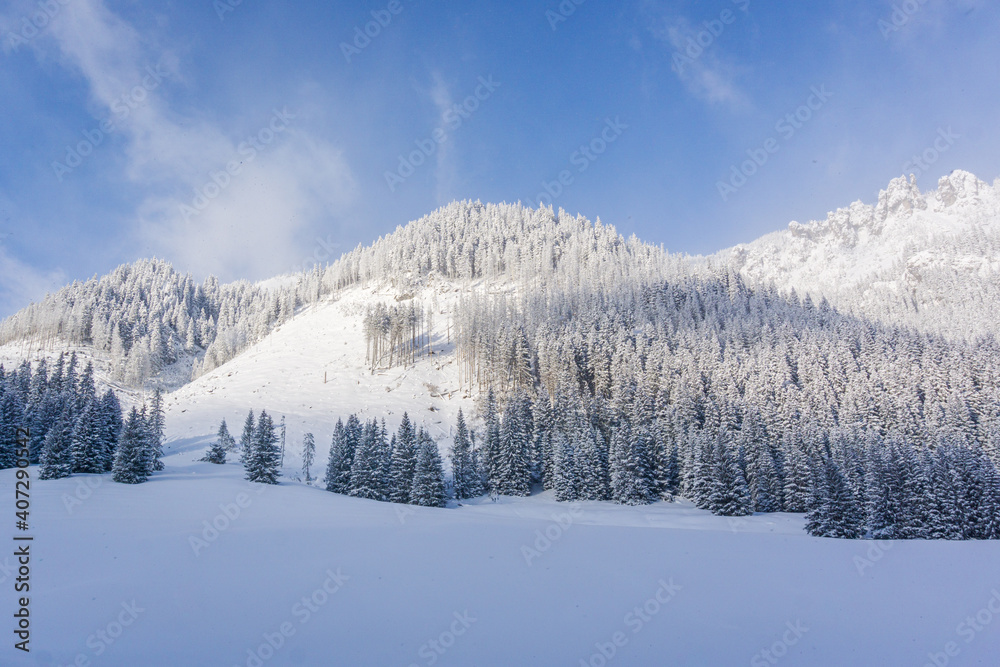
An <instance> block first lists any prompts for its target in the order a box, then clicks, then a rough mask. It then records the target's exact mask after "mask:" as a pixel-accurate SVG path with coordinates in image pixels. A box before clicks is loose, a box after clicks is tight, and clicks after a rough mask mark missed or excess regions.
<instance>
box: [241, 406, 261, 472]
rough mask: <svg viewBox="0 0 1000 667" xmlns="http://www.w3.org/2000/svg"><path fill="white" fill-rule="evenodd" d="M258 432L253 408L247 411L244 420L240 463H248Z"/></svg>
mask: <svg viewBox="0 0 1000 667" xmlns="http://www.w3.org/2000/svg"><path fill="white" fill-rule="evenodd" d="M256 432H257V426H256V422H255V421H254V416H253V410H252V409H251V410H250V412H248V413H247V418H246V419H245V420H244V421H243V434H242V435H241V436H240V463H242V464H244V465H246V462H247V455H248V454H249V453H250V450H251V449H253V441H254V434H255V433H256Z"/></svg>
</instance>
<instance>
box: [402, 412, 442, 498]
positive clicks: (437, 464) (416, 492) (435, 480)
mask: <svg viewBox="0 0 1000 667" xmlns="http://www.w3.org/2000/svg"><path fill="white" fill-rule="evenodd" d="M420 435H422V436H423V437H421V438H419V440H420V441H421V442H420V451H419V453H418V454H417V463H416V467H415V469H414V473H413V488H412V489H411V490H410V502H412V503H413V504H414V505H423V506H424V507H444V506H445V500H446V496H445V488H444V470H443V468H442V465H441V455H440V454H439V453H438V447H437V444H436V443H435V442H434V440H432V439H431V438H430V436H428V435H427V434H426V433H425V432H424V431H423V430H422V429H421V432H420Z"/></svg>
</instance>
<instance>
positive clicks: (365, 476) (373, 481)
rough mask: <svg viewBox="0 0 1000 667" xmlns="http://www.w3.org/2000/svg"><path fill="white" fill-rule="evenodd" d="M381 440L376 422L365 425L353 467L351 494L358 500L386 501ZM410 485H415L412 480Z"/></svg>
mask: <svg viewBox="0 0 1000 667" xmlns="http://www.w3.org/2000/svg"><path fill="white" fill-rule="evenodd" d="M381 440H382V433H381V432H380V430H379V428H378V427H377V426H376V424H375V422H374V421H371V422H368V423H367V424H365V427H364V430H363V431H362V434H361V442H360V443H358V447H357V450H356V451H355V453H354V461H353V463H352V467H351V486H350V490H349V493H350V495H352V496H354V497H356V498H367V499H369V500H385V499H386V488H385V484H384V482H383V476H384V472H383V471H384V468H383V466H384V461H383V459H384V452H383V451H382V446H381V442H380V441H381ZM410 483H411V484H412V483H413V482H412V478H411V482H410ZM407 496H409V494H407Z"/></svg>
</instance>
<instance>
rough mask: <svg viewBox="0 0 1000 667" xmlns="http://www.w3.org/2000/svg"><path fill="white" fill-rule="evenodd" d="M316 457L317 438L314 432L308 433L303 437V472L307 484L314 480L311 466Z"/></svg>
mask: <svg viewBox="0 0 1000 667" xmlns="http://www.w3.org/2000/svg"><path fill="white" fill-rule="evenodd" d="M315 458H316V438H315V437H313V434H312V433H306V434H305V435H304V436H303V437H302V474H303V475H304V476H305V478H306V484H308V483H309V482H311V481H312V476H311V475H310V473H309V467H310V466H312V464H313V461H314V460H315Z"/></svg>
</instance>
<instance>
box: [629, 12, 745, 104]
mask: <svg viewBox="0 0 1000 667" xmlns="http://www.w3.org/2000/svg"><path fill="white" fill-rule="evenodd" d="M727 10H728V11H729V12H730V14H731V15H733V16H735V17H737V20H738V19H739V18H742V17H743V16H744V15H745V14H744V12H743V11H740V10H738V8H737V7H736V5H734V6H733V7H730V8H728V9H727ZM642 17H643V20H644V21H645V29H646V31H647V32H648V33H649V34H650V35H652V37H653V38H654V39H655V40H656V41H658V42H659V43H660V44H662V45H663V46H664V47H666V48H667V49H669V51H670V53H669V56H670V58H671V69H672V71H673V73H674V74H675V75H676V76H677V78H678V79H679V80H680V82H681V83H682V84H683V85H684V87H685V88H686V89H687V91H688V92H689V93H690V94H692V95H694V96H695V97H697V98H699V99H701V100H703V101H705V102H708V103H709V104H718V105H725V106H728V107H730V108H732V109H733V110H744V109H749V108H750V107H751V106H752V102H751V100H750V97H749V96H748V95H747V94H746V93H744V92H743V91H742V90H741V89H740V87H739V86H738V85H737V83H736V79H737V76H738V74H739V67H738V65H737V64H736V62H735V61H734V60H733V59H731V58H729V57H728V56H727V55H726V53H725V50H724V49H723V47H722V45H721V44H719V43H718V42H719V41H720V40H721V39H722V38H724V36H725V33H726V32H727V31H728V30H732V29H733V25H732V24H724V23H722V22H721V21H717V20H714V17H713V21H714V23H715V25H716V26H717V29H716V31H715V32H713V31H712V30H710V29H709V28H708V27H706V25H705V24H704V23H701V24H698V25H697V26H693V25H692V24H691V22H690V21H689V20H688V19H687V18H686V17H684V16H680V15H678V14H675V13H673V12H672V11H670V10H668V9H665V8H663V7H662V3H660V2H655V1H649V2H646V3H645V4H644V5H643V11H642Z"/></svg>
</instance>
